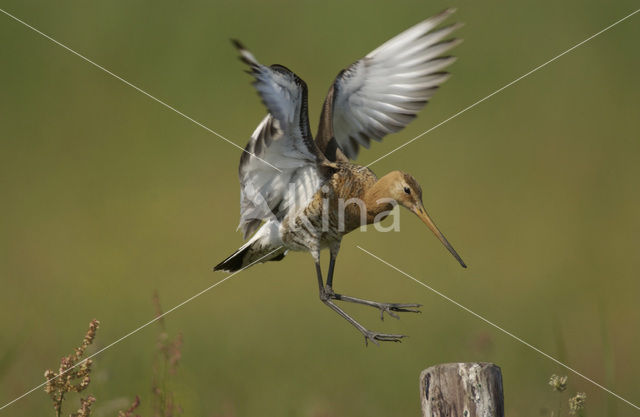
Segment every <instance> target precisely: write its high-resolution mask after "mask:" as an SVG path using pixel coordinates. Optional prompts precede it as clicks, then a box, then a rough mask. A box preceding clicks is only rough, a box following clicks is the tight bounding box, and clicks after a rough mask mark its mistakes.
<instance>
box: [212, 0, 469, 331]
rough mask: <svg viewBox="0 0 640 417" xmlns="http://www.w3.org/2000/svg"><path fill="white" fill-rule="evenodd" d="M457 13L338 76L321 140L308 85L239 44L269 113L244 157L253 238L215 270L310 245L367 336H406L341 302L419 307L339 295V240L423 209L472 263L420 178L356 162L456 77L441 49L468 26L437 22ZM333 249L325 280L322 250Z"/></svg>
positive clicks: (323, 291) (243, 223) (329, 286)
mask: <svg viewBox="0 0 640 417" xmlns="http://www.w3.org/2000/svg"><path fill="white" fill-rule="evenodd" d="M451 13H453V10H446V11H444V12H443V13H441V14H439V15H437V16H434V17H432V18H430V19H427V20H424V21H422V22H420V23H418V24H417V25H415V26H413V27H412V28H410V29H408V30H406V31H405V32H403V33H401V34H399V35H398V36H396V37H394V38H393V39H391V40H389V41H388V42H386V43H384V44H383V45H381V46H380V47H378V48H377V49H375V50H374V51H373V52H371V53H369V54H368V55H367V56H366V57H364V58H363V59H360V60H358V61H356V62H355V63H354V64H352V65H350V66H349V67H348V68H346V69H345V70H343V71H341V72H340V73H339V74H338V76H337V77H336V80H335V82H334V83H333V85H332V86H331V88H330V89H329V93H328V95H327V98H326V99H325V103H324V106H323V109H322V115H321V117H320V119H321V120H320V125H319V128H318V134H317V135H316V139H315V141H314V140H313V137H312V135H311V132H310V129H309V119H308V115H307V86H306V84H305V82H304V81H303V80H302V79H300V78H299V77H298V76H297V75H296V74H294V73H293V72H291V71H290V70H288V69H287V68H286V67H283V66H281V65H272V66H270V67H267V66H264V65H262V64H260V63H259V62H258V61H257V60H256V59H255V57H254V56H253V54H251V53H250V52H249V51H247V50H246V49H245V48H244V47H243V46H242V45H241V44H240V43H239V42H237V41H234V45H235V46H236V47H237V48H238V50H239V52H240V57H241V60H242V61H243V62H244V63H246V64H247V65H249V67H250V71H249V73H250V74H252V75H253V76H254V77H255V82H254V86H255V88H256V89H257V90H258V93H259V95H260V97H261V98H262V101H263V102H264V104H265V106H266V107H267V109H268V110H269V113H268V114H267V116H266V117H265V118H264V119H263V121H262V122H261V123H260V124H259V125H258V127H257V128H256V130H255V132H254V133H253V135H252V136H251V140H250V141H249V143H248V144H247V147H246V149H245V152H244V153H243V155H242V158H241V160H240V168H239V177H240V183H241V220H240V226H239V228H241V229H242V230H243V232H244V234H245V239H246V238H247V237H249V236H250V235H252V236H251V238H250V239H249V240H248V242H247V243H246V244H245V245H244V246H242V247H241V248H240V249H238V250H237V251H236V252H235V253H233V254H232V255H231V256H229V257H228V258H227V259H225V260H224V261H222V262H221V263H220V264H218V265H217V266H216V267H215V268H214V269H215V270H226V271H237V270H240V269H243V268H247V267H249V266H251V265H253V264H255V263H257V262H267V261H277V260H281V259H283V258H284V256H285V255H286V253H287V251H289V250H294V251H306V252H309V253H310V254H311V255H312V257H313V259H314V262H315V266H316V275H317V279H318V287H319V291H320V299H321V300H322V302H323V303H325V304H326V305H328V306H329V307H330V308H332V309H333V310H334V311H336V312H337V313H338V314H340V315H341V316H342V317H344V318H345V319H346V320H347V321H349V323H351V324H352V325H353V326H355V327H356V328H357V329H358V330H359V331H360V332H361V333H362V334H363V335H364V336H365V341H372V342H374V343H377V342H378V341H395V342H397V341H400V339H401V338H402V337H403V336H402V335H394V334H384V333H377V332H372V331H370V330H367V329H366V328H364V327H363V326H362V325H361V324H360V323H358V322H357V321H356V320H354V319H353V318H351V317H350V316H349V315H348V314H346V313H345V312H344V311H343V310H342V309H340V308H339V307H338V306H337V305H336V304H335V303H334V301H335V300H338V301H348V302H354V303H358V304H364V305H368V306H371V307H375V308H378V309H379V310H380V312H381V314H383V313H385V312H386V313H388V314H389V315H391V316H393V317H397V315H396V314H395V313H396V312H417V311H418V310H417V308H418V307H419V305H418V304H397V303H379V302H374V301H368V300H363V299H360V298H355V297H349V296H345V295H341V294H337V293H335V292H334V291H333V271H334V267H335V261H336V257H337V255H338V251H339V250H340V242H341V241H342V238H343V236H344V235H346V234H347V233H349V232H351V231H353V230H355V229H357V228H359V227H360V226H362V225H364V224H372V223H375V222H379V221H381V220H383V219H384V218H385V217H386V216H388V215H389V212H390V211H391V210H392V209H393V207H394V206H395V205H400V206H402V207H405V208H407V209H408V210H410V211H411V212H413V213H414V214H416V215H417V216H418V217H419V218H420V219H421V220H422V221H423V222H424V223H425V224H426V225H427V226H428V227H429V228H430V229H431V230H432V231H433V233H435V235H436V236H437V237H438V239H440V241H441V242H442V243H443V244H444V245H445V246H446V248H447V249H448V250H449V251H450V252H451V254H452V255H453V256H454V257H455V258H456V259H457V260H458V262H460V264H461V265H462V266H463V267H465V264H464V262H463V261H462V259H461V258H460V256H458V254H457V253H456V251H455V250H454V249H453V247H452V246H451V245H450V244H449V242H448V241H447V240H446V239H445V237H444V236H443V235H442V233H440V231H439V230H438V228H437V227H436V226H435V224H434V223H433V221H432V220H431V218H430V217H429V215H428V214H427V212H426V210H425V208H424V205H423V204H422V189H421V188H420V185H419V184H418V182H417V181H416V180H415V178H413V177H412V176H411V175H409V174H406V173H404V172H401V171H392V172H390V173H388V174H386V175H384V176H383V177H381V178H377V177H376V175H375V174H374V173H373V172H372V171H371V170H370V169H369V168H367V167H363V166H360V165H356V164H354V163H352V162H351V161H350V159H355V158H356V156H357V154H358V151H359V147H360V145H362V146H365V147H367V148H368V147H369V145H370V143H371V139H374V140H380V139H381V138H382V137H384V136H385V135H387V134H389V133H392V132H397V131H399V130H401V129H402V128H403V127H404V126H406V125H407V124H408V123H409V122H410V121H411V120H413V119H414V118H415V117H416V114H417V113H418V111H419V110H420V109H422V107H424V105H425V104H426V103H427V101H428V99H429V98H430V97H431V96H432V95H433V94H434V92H435V91H436V89H437V88H438V86H439V85H440V84H442V83H443V82H444V81H445V80H446V79H447V78H448V74H447V73H445V72H441V71H440V70H441V69H442V68H444V67H446V66H448V65H449V64H450V63H452V62H453V60H454V58H453V57H450V56H442V55H441V54H442V53H444V52H446V51H447V50H449V49H450V48H452V47H453V46H455V45H457V44H458V43H459V40H457V39H449V40H445V39H444V38H446V37H447V36H448V35H449V34H450V33H451V32H453V31H454V30H455V29H456V28H457V27H459V25H449V26H444V27H441V28H439V29H438V28H437V26H438V25H439V24H440V23H441V22H442V21H443V20H444V19H446V17H448V16H449V15H450V14H451ZM325 248H328V249H329V252H330V260H329V271H328V273H327V279H326V284H325V282H324V278H323V275H322V272H321V269H320V251H321V250H322V249H325Z"/></svg>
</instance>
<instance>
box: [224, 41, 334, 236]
mask: <svg viewBox="0 0 640 417" xmlns="http://www.w3.org/2000/svg"><path fill="white" fill-rule="evenodd" d="M234 45H235V46H236V47H237V48H238V50H239V52H240V58H241V60H242V61H243V62H245V63H246V64H247V65H249V67H250V71H249V73H250V74H252V75H253V76H254V77H255V82H254V83H253V85H254V87H255V88H256V90H258V94H259V95H260V97H261V98H262V101H263V102H264V104H265V106H266V107H267V109H268V111H269V114H268V115H267V116H266V117H265V118H264V119H263V120H262V122H260V124H259V125H258V127H257V128H256V130H255V131H254V132H253V134H252V135H251V139H250V140H249V143H248V144H247V146H246V148H245V150H246V152H243V153H242V156H241V158H240V167H239V177H240V185H241V203H240V213H241V214H240V225H239V226H238V227H239V228H241V229H242V231H243V233H244V238H245V239H246V238H247V237H248V236H250V235H251V234H253V232H255V230H256V229H257V228H258V227H259V226H260V224H261V223H262V221H264V220H268V219H272V218H275V219H277V220H282V218H283V217H284V216H286V214H287V213H288V212H289V211H290V210H297V209H299V208H301V207H304V206H305V205H306V204H308V202H309V201H311V198H312V197H313V195H314V194H315V193H316V191H317V190H318V189H319V188H320V185H321V183H322V180H323V179H322V175H321V174H320V172H319V171H318V163H319V162H320V161H321V160H322V159H324V158H323V156H322V154H321V153H320V151H319V150H318V148H317V147H316V144H315V142H314V141H313V139H312V137H311V133H310V131H309V122H308V116H307V86H306V84H305V83H304V81H302V80H301V79H300V78H299V77H298V76H297V75H295V74H294V73H293V72H291V71H289V70H288V69H286V68H285V67H283V66H281V65H272V66H270V67H267V66H264V65H262V64H260V63H259V62H258V61H257V60H256V59H255V57H254V56H253V55H252V54H251V53H250V52H249V51H247V50H246V49H245V48H244V47H243V46H242V45H241V44H240V43H239V42H237V41H234ZM265 162H266V163H265Z"/></svg>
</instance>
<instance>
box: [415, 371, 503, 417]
mask: <svg viewBox="0 0 640 417" xmlns="http://www.w3.org/2000/svg"><path fill="white" fill-rule="evenodd" d="M420 401H421V403H422V416H423V417H504V397H503V394H502V372H501V371H500V367H499V366H497V365H494V364H492V363H483V362H478V363H445V364H441V365H435V366H432V367H430V368H427V369H425V370H424V371H422V372H421V373H420Z"/></svg>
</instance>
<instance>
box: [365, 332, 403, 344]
mask: <svg viewBox="0 0 640 417" xmlns="http://www.w3.org/2000/svg"><path fill="white" fill-rule="evenodd" d="M404 337H407V336H405V335H402V334H386V333H377V332H372V331H370V330H367V331H366V332H365V333H364V344H365V346H369V341H371V342H372V343H373V344H375V345H376V346H379V345H380V344H379V343H378V342H401V341H402V338H404Z"/></svg>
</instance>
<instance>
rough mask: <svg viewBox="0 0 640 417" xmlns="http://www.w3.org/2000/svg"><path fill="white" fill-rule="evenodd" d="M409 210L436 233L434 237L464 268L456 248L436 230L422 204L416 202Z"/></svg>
mask: <svg viewBox="0 0 640 417" xmlns="http://www.w3.org/2000/svg"><path fill="white" fill-rule="evenodd" d="M411 211H413V212H414V213H415V214H416V216H418V217H419V218H420V220H422V221H423V222H424V224H426V225H427V227H428V228H429V229H431V231H432V232H433V234H434V235H436V237H437V238H438V239H439V240H440V242H442V244H443V245H444V247H445V248H447V249H448V250H449V252H451V254H452V255H453V257H454V258H456V259H457V260H458V262H460V265H462V267H463V268H466V267H467V265H466V264H465V263H464V261H463V260H462V258H461V257H460V255H458V252H456V250H455V249H453V246H451V243H449V241H448V240H447V238H446V237H444V235H443V234H442V232H441V231H440V230H438V227H437V226H436V225H435V223H434V222H433V220H431V217H429V215H428V214H427V211H426V210H425V209H424V206H423V205H422V204H417V205H416V206H415V207H413V208H412V209H411Z"/></svg>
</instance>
